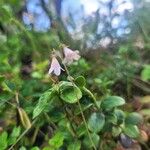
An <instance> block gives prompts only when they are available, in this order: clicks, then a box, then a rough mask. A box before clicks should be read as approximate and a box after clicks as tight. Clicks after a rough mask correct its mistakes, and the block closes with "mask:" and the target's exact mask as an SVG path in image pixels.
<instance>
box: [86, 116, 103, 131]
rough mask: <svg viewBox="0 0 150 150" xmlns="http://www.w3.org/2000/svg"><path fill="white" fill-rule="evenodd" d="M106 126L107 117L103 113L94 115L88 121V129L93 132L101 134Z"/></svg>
mask: <svg viewBox="0 0 150 150" xmlns="http://www.w3.org/2000/svg"><path fill="white" fill-rule="evenodd" d="M104 124H105V116H104V115H103V114H102V113H92V114H91V116H90V118H89V120H88V127H89V129H90V130H91V131H92V132H95V133H97V132H99V131H101V130H102V128H103V126H104Z"/></svg>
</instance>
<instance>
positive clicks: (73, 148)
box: [67, 141, 81, 150]
mask: <svg viewBox="0 0 150 150" xmlns="http://www.w3.org/2000/svg"><path fill="white" fill-rule="evenodd" d="M80 149H81V142H80V141H75V142H73V143H71V144H69V146H68V147H67V150H80Z"/></svg>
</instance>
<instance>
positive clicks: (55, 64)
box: [48, 55, 64, 76]
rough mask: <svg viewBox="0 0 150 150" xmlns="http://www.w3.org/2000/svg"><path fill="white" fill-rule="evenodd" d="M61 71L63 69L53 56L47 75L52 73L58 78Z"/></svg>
mask: <svg viewBox="0 0 150 150" xmlns="http://www.w3.org/2000/svg"><path fill="white" fill-rule="evenodd" d="M61 70H64V69H63V68H62V67H61V66H60V64H59V62H58V60H57V59H56V57H55V56H54V55H53V56H52V62H51V66H50V68H49V71H48V74H52V73H54V74H55V75H56V76H59V75H60V74H61Z"/></svg>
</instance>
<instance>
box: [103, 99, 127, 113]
mask: <svg viewBox="0 0 150 150" xmlns="http://www.w3.org/2000/svg"><path fill="white" fill-rule="evenodd" d="M123 104H125V100H124V99H123V98H121V97H119V96H109V97H107V98H105V99H104V100H103V101H102V103H101V107H102V108H103V109H105V110H109V109H112V108H114V107H117V106H121V105H123Z"/></svg>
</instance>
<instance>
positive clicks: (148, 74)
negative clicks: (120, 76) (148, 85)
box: [141, 65, 150, 81]
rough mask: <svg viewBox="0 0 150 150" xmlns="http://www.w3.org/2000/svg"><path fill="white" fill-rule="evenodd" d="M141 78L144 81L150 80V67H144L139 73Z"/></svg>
mask: <svg viewBox="0 0 150 150" xmlns="http://www.w3.org/2000/svg"><path fill="white" fill-rule="evenodd" d="M141 77H142V79H143V80H145V81H148V80H150V65H145V66H144V69H143V70H142V72H141Z"/></svg>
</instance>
